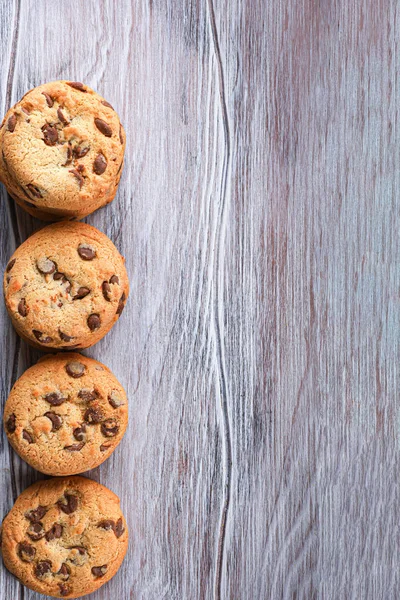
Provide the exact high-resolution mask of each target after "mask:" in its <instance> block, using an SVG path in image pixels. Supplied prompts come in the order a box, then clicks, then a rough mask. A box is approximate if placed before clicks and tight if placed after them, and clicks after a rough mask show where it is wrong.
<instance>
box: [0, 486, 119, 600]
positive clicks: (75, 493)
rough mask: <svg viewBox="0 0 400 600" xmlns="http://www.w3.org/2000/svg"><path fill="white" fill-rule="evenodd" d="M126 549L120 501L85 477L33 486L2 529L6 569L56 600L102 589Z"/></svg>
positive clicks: (34, 588) (26, 492)
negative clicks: (56, 599)
mask: <svg viewBox="0 0 400 600" xmlns="http://www.w3.org/2000/svg"><path fill="white" fill-rule="evenodd" d="M127 547H128V530H127V525H126V521H125V518H124V516H123V514H122V512H121V509H120V506H119V498H118V497H117V496H116V495H115V494H114V493H113V492H111V491H110V490H109V489H107V488H106V487H104V486H102V485H100V484H98V483H96V482H95V481H92V480H90V479H86V478H84V477H65V478H53V479H49V480H47V481H39V482H37V483H35V484H33V485H32V486H30V487H29V488H28V489H26V490H25V491H24V492H22V494H21V495H20V496H19V497H18V498H17V500H16V502H15V504H14V506H13V508H12V509H11V510H10V512H9V513H8V515H7V516H6V517H5V519H4V521H3V525H2V554H3V560H4V564H5V566H6V568H7V569H8V570H9V571H11V573H13V574H14V575H15V576H16V577H17V578H18V579H19V580H20V581H21V582H22V583H23V584H24V585H25V586H27V587H28V588H30V589H32V590H35V591H37V592H40V593H42V594H47V595H48V596H52V597H55V598H78V597H80V596H84V595H85V594H90V593H91V592H93V591H95V590H97V589H98V588H100V587H101V586H102V585H104V584H105V583H106V582H107V581H109V580H110V579H111V578H112V577H113V576H114V575H115V574H116V572H117V571H118V569H119V567H120V566H121V563H122V561H123V559H124V556H125V554H126V551H127Z"/></svg>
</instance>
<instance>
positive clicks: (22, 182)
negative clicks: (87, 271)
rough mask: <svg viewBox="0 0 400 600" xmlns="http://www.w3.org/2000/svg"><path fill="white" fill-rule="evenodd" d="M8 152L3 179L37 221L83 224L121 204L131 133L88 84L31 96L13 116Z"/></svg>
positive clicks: (58, 85)
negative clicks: (79, 221)
mask: <svg viewBox="0 0 400 600" xmlns="http://www.w3.org/2000/svg"><path fill="white" fill-rule="evenodd" d="M0 145H1V153H0V179H1V181H2V182H3V183H4V185H5V186H6V187H7V190H8V192H9V193H10V195H11V196H12V197H13V198H14V200H15V201H16V202H17V203H18V204H19V205H20V206H21V207H22V208H24V209H25V210H26V211H27V212H29V213H30V214H32V215H33V216H35V217H38V218H40V219H42V220H50V221H56V220H60V219H61V220H66V219H71V218H74V219H81V218H82V217H84V216H86V215H88V214H90V213H91V212H93V211H94V210H96V209H97V208H99V207H101V206H104V205H105V204H108V203H109V202H111V201H112V200H113V198H114V196H115V193H116V191H117V187H118V183H119V179H120V177H121V171H122V167H123V159H124V151H125V133H124V130H123V127H122V125H121V123H120V120H119V117H118V115H117V113H116V112H115V110H114V109H113V107H112V106H111V104H109V103H108V102H107V101H106V100H104V98H102V97H101V96H99V95H98V94H97V93H96V92H94V91H93V90H92V89H90V88H89V87H87V86H86V85H84V84H82V83H79V82H73V81H53V82H50V83H46V84H44V85H40V86H38V87H36V88H34V89H33V90H30V91H29V92H27V93H26V94H25V96H24V97H23V98H22V99H21V100H20V101H19V102H17V104H15V106H13V107H12V108H11V109H10V110H9V111H8V112H7V114H6V116H5V118H4V120H3V123H2V126H1V128H0Z"/></svg>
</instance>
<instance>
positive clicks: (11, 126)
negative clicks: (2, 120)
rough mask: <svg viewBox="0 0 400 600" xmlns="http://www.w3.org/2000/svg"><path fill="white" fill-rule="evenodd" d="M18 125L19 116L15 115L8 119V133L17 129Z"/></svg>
mask: <svg viewBox="0 0 400 600" xmlns="http://www.w3.org/2000/svg"><path fill="white" fill-rule="evenodd" d="M16 124H17V116H16V114H15V113H13V114H12V115H11V117H8V121H7V129H8V131H10V132H11V133H12V132H13V131H14V129H15V126H16Z"/></svg>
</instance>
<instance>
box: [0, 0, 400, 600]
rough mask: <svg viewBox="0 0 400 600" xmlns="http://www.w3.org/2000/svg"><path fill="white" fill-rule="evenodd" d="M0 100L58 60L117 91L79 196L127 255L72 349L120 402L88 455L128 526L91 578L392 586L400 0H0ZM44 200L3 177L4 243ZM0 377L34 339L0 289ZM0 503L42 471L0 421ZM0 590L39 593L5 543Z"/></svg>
mask: <svg viewBox="0 0 400 600" xmlns="http://www.w3.org/2000/svg"><path fill="white" fill-rule="evenodd" d="M0 25H1V36H0V105H1V108H2V111H3V112H4V111H5V110H6V109H7V108H8V107H9V106H10V105H11V104H13V103H14V102H15V101H16V100H18V99H19V98H20V97H21V96H22V95H23V94H24V93H25V92H26V91H27V90H28V89H30V88H32V87H34V86H35V85H38V84H40V83H43V82H46V81H49V80H53V79H60V78H69V79H74V80H78V81H84V82H85V83H87V84H88V85H90V86H92V87H94V88H95V89H97V90H98V91H99V92H100V93H101V94H102V95H104V96H105V97H106V98H107V99H108V100H109V101H110V102H111V103H112V104H113V105H114V106H115V107H116V109H117V110H118V112H119V113H120V115H121V119H122V121H123V123H124V126H125V128H126V131H127V138H128V146H127V154H126V166H125V170H124V173H123V177H122V180H121V185H120V188H119V192H118V195H117V197H116V200H115V201H114V203H113V204H112V205H110V206H108V207H107V208H105V209H103V210H101V211H98V212H97V213H95V214H94V215H92V216H90V217H89V218H88V219H87V221H88V222H89V223H91V224H93V225H95V226H96V227H98V228H99V229H101V230H102V231H104V232H105V233H106V234H108V235H109V236H110V237H111V239H112V240H113V241H114V242H115V244H116V245H117V246H118V248H119V249H120V250H121V252H122V253H123V254H124V255H125V256H126V259H127V267H128V271H129V274H130V277H131V282H132V288H131V289H132V292H131V297H130V300H129V302H128V305H127V308H126V310H125V312H124V314H123V316H122V318H121V319H120V321H119V323H118V324H117V326H116V327H115V328H114V330H113V331H112V332H111V333H110V334H109V335H108V336H107V337H106V338H105V339H104V340H103V341H102V342H101V343H99V344H98V345H97V346H95V347H94V348H92V349H90V350H89V351H87V354H88V355H90V356H93V357H95V358H97V359H99V360H101V361H103V362H105V363H106V364H107V365H108V366H109V367H110V368H111V369H113V371H114V372H115V374H116V375H117V377H119V379H120V380H121V382H122V383H123V384H124V386H125V387H126V389H127V391H128V394H129V398H130V406H131V419H130V426H129V430H128V433H127V435H126V438H125V440H124V441H123V443H122V444H121V446H120V447H119V449H118V450H117V451H116V452H115V454H114V456H113V457H112V458H111V459H110V460H109V461H108V462H107V463H105V464H104V465H102V466H101V467H100V468H98V469H96V470H95V471H94V472H91V473H89V476H90V477H93V478H95V479H96V480H98V481H100V482H101V483H104V484H105V485H107V486H109V487H110V488H111V489H112V490H114V491H115V492H116V493H117V494H119V496H120V497H121V500H122V505H123V509H124V511H125V513H126V515H127V517H128V520H129V524H130V531H131V544H130V549H129V553H128V556H127V559H126V561H125V563H124V565H123V568H122V569H121V571H120V573H119V574H118V575H117V576H116V577H115V578H114V580H113V581H112V582H111V583H109V584H108V585H106V586H105V587H104V588H103V589H101V590H100V591H99V592H97V593H95V594H94V595H93V596H92V598H93V600H100V599H102V600H111V599H112V600H128V599H129V600H132V599H134V600H161V599H166V600H200V599H204V600H208V599H215V600H222V599H224V600H225V599H229V600H266V599H272V600H276V599H281V598H282V599H297V600H299V599H304V600H314V599H320V598H321V599H329V600H333V599H335V600H336V599H338V600H339V599H340V600H344V599H371V600H379V599H385V600H386V599H390V600H392V599H396V598H399V597H400V582H399V579H400V578H399V569H398V555H399V546H400V540H399V517H400V509H399V501H400V498H399V487H398V484H397V476H398V471H399V427H400V412H399V403H398V397H399V333H400V316H399V315H400V277H399V263H400V247H399V231H398V230H399V225H400V218H399V208H400V200H399V190H400V122H399V110H398V106H399V93H400V48H399V40H400V12H399V4H398V2H397V0H374V1H372V0H370V1H369V0H329V1H328V0H285V1H283V0H133V1H132V2H128V1H127V0H125V1H122V0H120V1H117V0H107V1H104V0H97V1H94V0H85V1H79V0H69V1H68V2H65V1H61V0H55V1H53V2H50V1H48V0H19V1H14V2H12V1H11V0H1V2H0ZM38 225H39V222H38V221H36V222H34V220H33V219H32V218H30V217H29V216H27V215H26V214H24V213H23V212H22V211H21V209H19V208H16V207H15V205H14V203H13V202H12V201H11V200H10V199H9V198H7V195H6V194H5V192H4V190H2V191H1V205H0V231H1V244H0V259H1V266H2V268H4V266H5V264H6V262H7V258H8V256H9V255H10V254H11V253H12V251H13V249H14V247H15V246H16V245H17V244H19V243H20V242H21V241H23V240H24V239H25V238H26V237H27V236H28V235H29V234H30V233H31V232H32V231H33V230H34V229H35V228H36V227H38ZM0 326H1V333H2V335H1V338H0V339H1V342H0V343H1V350H0V352H1V361H0V369H1V401H2V403H3V404H4V401H5V399H6V397H7V394H8V392H9V390H10V386H11V385H12V383H13V382H14V380H15V378H16V377H17V376H18V375H19V374H20V373H22V372H23V370H24V369H25V368H27V367H28V366H29V365H31V364H32V363H33V362H34V361H35V360H36V359H37V358H38V353H37V352H36V351H32V350H31V349H29V348H27V347H26V345H25V344H23V343H21V342H20V341H19V340H17V338H16V335H15V333H14V331H13V330H12V327H11V325H10V323H9V320H8V318H7V316H6V313H5V309H4V306H1V309H0ZM0 449H1V471H0V472H1V481H0V485H1V490H2V493H1V495H0V505H1V506H0V511H1V515H4V514H5V513H6V512H7V511H8V510H9V509H10V507H11V505H12V503H13V500H14V499H15V497H16V495H17V494H19V493H20V492H21V491H22V490H23V489H24V488H25V487H26V486H27V485H28V484H30V483H31V482H33V481H34V480H36V479H37V478H38V477H39V475H38V473H36V472H34V471H33V470H32V469H31V468H29V467H27V466H26V465H25V464H24V463H23V462H22V461H21V460H20V459H19V458H18V457H17V456H16V455H15V453H14V452H13V451H12V450H11V449H10V447H9V446H8V444H7V441H6V439H5V436H4V434H3V432H2V433H1V448H0ZM0 598H1V599H2V600H14V599H19V600H21V599H24V600H28V599H29V600H38V598H39V595H37V594H34V593H32V592H30V591H28V590H23V589H22V587H21V586H20V585H19V584H18V583H17V581H16V580H15V579H14V578H13V577H11V576H10V575H9V574H8V573H7V572H6V571H5V570H4V568H1V569H0Z"/></svg>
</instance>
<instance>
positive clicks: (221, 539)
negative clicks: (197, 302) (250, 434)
mask: <svg viewBox="0 0 400 600" xmlns="http://www.w3.org/2000/svg"><path fill="white" fill-rule="evenodd" d="M208 10H209V18H210V28H211V33H212V40H213V46H214V53H215V58H216V61H217V70H218V87H219V98H220V104H221V113H222V123H223V131H224V146H225V150H224V157H223V165H222V178H221V194H220V203H221V206H220V215H219V218H220V224H219V233H218V242H217V253H216V277H215V302H214V321H215V330H216V338H217V339H216V342H217V357H216V358H217V365H218V368H219V378H220V400H221V411H222V427H223V432H222V433H223V435H222V439H223V445H224V448H223V450H224V457H225V461H224V471H225V473H224V479H225V483H224V488H223V489H224V498H223V503H222V509H221V517H220V523H219V532H218V549H217V558H216V566H215V581H214V598H215V600H221V588H222V568H223V563H224V557H225V538H226V523H227V520H228V513H229V506H230V502H231V487H232V435H231V424H230V420H229V411H228V403H229V386H228V382H227V374H226V366H225V347H224V319H223V304H224V295H223V292H224V289H223V288H224V284H223V267H224V253H225V230H226V213H227V205H228V196H229V194H228V173H229V171H230V163H231V143H230V129H229V118H228V110H227V106H226V96H225V81H224V70H223V65H222V59H221V51H220V47H219V40H218V31H217V25H216V21H215V12H214V6H213V3H212V0H208Z"/></svg>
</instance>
